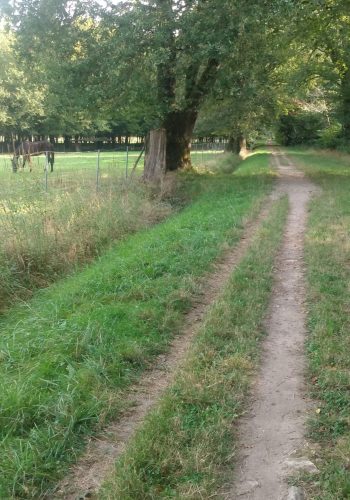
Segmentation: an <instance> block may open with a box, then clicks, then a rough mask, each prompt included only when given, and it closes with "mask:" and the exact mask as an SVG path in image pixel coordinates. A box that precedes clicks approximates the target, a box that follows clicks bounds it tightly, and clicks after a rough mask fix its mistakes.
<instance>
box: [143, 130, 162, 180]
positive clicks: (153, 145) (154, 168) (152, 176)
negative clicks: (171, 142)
mask: <svg viewBox="0 0 350 500" xmlns="http://www.w3.org/2000/svg"><path fill="white" fill-rule="evenodd" d="M145 146H146V147H145V168H144V171H143V178H144V180H145V181H151V182H156V181H158V180H160V179H161V178H162V176H163V175H164V173H165V162H166V130H165V129H164V128H159V129H156V130H151V131H150V133H149V134H148V135H147V137H146V141H145Z"/></svg>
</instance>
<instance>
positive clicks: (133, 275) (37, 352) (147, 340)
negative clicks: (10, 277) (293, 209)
mask: <svg viewBox="0 0 350 500" xmlns="http://www.w3.org/2000/svg"><path fill="white" fill-rule="evenodd" d="M227 161H228V160H227V158H226V160H225V162H226V163H225V168H227ZM219 170H220V169H219ZM185 176H187V177H186V192H187V193H191V196H192V199H193V200H194V201H193V203H191V204H190V205H189V206H188V207H187V208H185V209H183V210H182V211H181V212H179V213H177V214H175V215H173V216H171V217H170V218H168V220H167V221H165V222H163V223H161V224H158V225H157V226H155V227H153V228H151V229H148V230H144V231H140V232H138V234H135V235H133V236H129V237H127V238H125V240H124V241H123V242H120V243H119V244H118V245H116V246H115V247H113V248H111V249H110V250H109V251H108V252H107V253H106V254H105V255H103V256H101V257H100V258H99V259H98V261H97V262H96V263H94V264H92V265H90V266H89V267H88V268H86V269H85V270H84V271H82V272H80V273H78V274H76V275H74V276H72V277H70V278H66V279H64V280H61V281H59V282H57V283H56V284H55V285H53V286H51V287H50V288H48V289H46V290H42V291H40V292H37V293H36V294H35V296H34V297H33V299H32V300H31V301H30V302H28V303H25V304H22V305H19V306H18V307H16V308H13V309H11V310H9V311H8V312H7V314H5V315H3V316H2V318H1V319H0V357H1V361H2V362H1V366H0V384H1V387H2V391H1V395H0V397H1V414H0V419H1V420H0V421H1V426H0V432H1V439H2V450H1V455H0V498H12V497H16V496H17V497H20V498H38V497H39V495H40V494H41V493H42V492H43V491H46V490H47V489H48V488H50V487H51V486H52V485H53V484H54V482H55V480H57V479H58V478H59V477H60V476H61V475H62V474H63V473H64V472H65V471H66V468H67V464H69V463H70V462H72V461H73V460H74V459H75V457H76V455H79V452H80V451H81V449H82V447H83V442H84V438H85V437H86V436H89V435H90V434H91V433H93V432H95V431H96V430H98V429H99V428H100V427H101V426H103V425H104V424H105V423H106V422H107V421H108V420H109V419H110V418H112V417H113V418H115V417H116V416H117V415H118V412H120V411H121V409H123V406H124V404H125V403H124V402H123V394H124V391H126V390H128V387H129V386H130V384H132V382H133V381H134V380H135V379H136V378H137V377H138V376H139V375H140V374H141V373H142V371H143V370H144V369H145V368H146V367H147V366H148V365H149V363H151V362H152V359H153V358H154V356H155V355H157V354H159V353H160V352H163V351H164V350H166V348H167V345H168V343H169V340H170V339H171V338H172V336H173V335H174V334H176V332H178V330H179V328H180V326H181V324H182V321H183V315H184V313H185V312H186V311H187V310H188V308H189V307H190V305H191V300H192V298H193V297H194V296H195V295H196V293H198V283H199V281H198V280H199V278H200V277H201V276H203V275H204V274H205V273H206V272H208V270H209V269H210V268H211V266H212V264H213V262H214V261H215V259H216V258H217V257H218V256H220V254H221V253H222V252H223V249H224V248H225V247H227V245H234V244H236V243H237V242H238V241H239V238H240V236H241V234H242V227H243V224H244V220H245V218H246V217H248V216H249V214H252V213H255V212H256V210H257V209H258V207H259V203H260V202H261V200H262V199H263V198H264V197H265V195H266V194H267V193H268V192H269V191H270V189H271V187H272V184H273V179H274V173H273V172H272V171H271V170H270V168H269V166H268V154H266V153H264V152H261V153H260V154H255V155H254V156H251V157H250V158H248V159H247V160H246V161H244V162H243V163H242V164H241V165H240V166H239V168H238V169H237V170H236V171H235V172H234V173H233V174H226V175H225V174H222V173H217V174H213V173H211V174H203V175H198V174H194V173H192V174H185Z"/></svg>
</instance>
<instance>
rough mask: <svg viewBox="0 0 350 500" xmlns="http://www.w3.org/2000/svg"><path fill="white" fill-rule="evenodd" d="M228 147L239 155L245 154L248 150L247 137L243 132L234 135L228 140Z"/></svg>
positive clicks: (228, 149)
mask: <svg viewBox="0 0 350 500" xmlns="http://www.w3.org/2000/svg"><path fill="white" fill-rule="evenodd" d="M226 149H227V151H231V152H232V153H235V154H237V155H244V154H245V153H246V151H247V141H246V138H245V137H244V135H243V134H242V133H237V134H235V135H232V136H231V137H230V138H229V140H228V144H227V147H226Z"/></svg>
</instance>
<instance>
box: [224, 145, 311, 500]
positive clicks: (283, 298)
mask: <svg viewBox="0 0 350 500" xmlns="http://www.w3.org/2000/svg"><path fill="white" fill-rule="evenodd" d="M274 163H275V164H276V166H277V169H278V173H279V183H278V188H277V190H278V191H279V192H283V193H286V194H287V195H288V197H289V201H290V211H289V216H288V220H287V224H286V228H285V234H284V241H283V245H282V248H281V251H280V253H279V257H278V259H277V263H276V270H275V285H274V291H273V295H272V299H271V303H270V306H269V311H268V315H267V319H266V322H265V330H266V332H267V337H266V340H265V342H264V345H263V352H262V363H261V369H260V371H259V373H258V375H257V377H256V382H255V385H254V387H253V389H252V394H251V398H250V403H249V406H248V409H247V412H246V414H245V416H244V417H243V418H242V420H241V426H240V429H239V443H240V445H239V449H238V452H237V458H236V477H235V481H234V484H233V486H231V487H227V488H226V492H225V494H224V497H225V498H230V499H238V500H241V499H244V500H280V499H281V500H282V499H287V498H301V497H298V496H295V495H299V494H300V493H301V492H298V491H296V493H293V491H294V490H293V491H291V490H292V488H291V489H288V485H287V482H286V479H287V477H288V475H290V474H291V473H293V472H294V471H293V463H294V464H297V465H295V469H297V467H298V464H300V463H301V462H303V461H302V460H301V457H303V456H304V455H305V449H306V442H305V438H304V435H305V420H306V418H307V414H308V411H310V409H311V404H310V402H309V401H308V400H307V398H306V391H305V357H304V341H305V336H306V330H305V307H304V302H305V286H304V270H303V267H304V263H303V246H304V233H305V228H306V221H307V204H308V202H309V200H310V198H311V196H312V195H313V194H315V193H316V192H317V189H316V188H315V186H314V185H313V184H312V183H311V182H310V181H309V180H307V179H306V178H305V177H304V175H303V174H302V173H301V172H299V171H298V170H297V169H296V168H295V166H294V165H293V164H292V163H291V162H290V160H289V159H288V158H286V157H285V156H284V155H283V154H281V153H279V152H277V151H275V152H274ZM295 456H296V457H299V458H298V459H297V460H294V462H293V457H295ZM304 462H305V463H306V464H307V465H308V466H310V464H311V463H310V462H308V461H307V460H306V461H305V460H304ZM304 462H303V463H304ZM290 464H292V468H290ZM311 466H313V464H311ZM293 495H294V496H293Z"/></svg>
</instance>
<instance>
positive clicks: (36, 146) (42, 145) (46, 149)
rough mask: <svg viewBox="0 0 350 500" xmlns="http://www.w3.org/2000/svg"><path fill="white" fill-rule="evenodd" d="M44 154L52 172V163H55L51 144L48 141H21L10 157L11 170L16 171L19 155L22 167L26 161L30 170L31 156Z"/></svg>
mask: <svg viewBox="0 0 350 500" xmlns="http://www.w3.org/2000/svg"><path fill="white" fill-rule="evenodd" d="M41 154H44V155H45V156H46V158H47V163H48V164H49V165H50V170H51V172H53V164H54V163H55V152H54V149H53V145H52V144H51V142H48V141H37V142H29V141H26V142H22V143H21V144H20V145H19V146H18V147H17V148H16V149H15V152H14V155H13V158H12V171H13V172H17V170H18V166H19V165H18V160H19V158H20V156H22V158H23V163H22V168H24V165H25V164H26V162H28V164H29V170H30V171H32V156H39V155H41Z"/></svg>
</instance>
